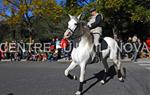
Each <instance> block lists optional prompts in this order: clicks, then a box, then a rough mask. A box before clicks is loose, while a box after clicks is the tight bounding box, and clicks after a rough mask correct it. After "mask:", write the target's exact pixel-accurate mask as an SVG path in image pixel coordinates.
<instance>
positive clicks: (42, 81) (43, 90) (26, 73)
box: [0, 62, 150, 95]
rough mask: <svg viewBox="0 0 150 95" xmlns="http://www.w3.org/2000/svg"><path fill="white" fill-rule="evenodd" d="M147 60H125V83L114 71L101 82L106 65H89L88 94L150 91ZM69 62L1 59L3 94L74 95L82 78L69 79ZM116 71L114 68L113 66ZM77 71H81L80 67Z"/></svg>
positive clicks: (143, 94) (145, 94)
mask: <svg viewBox="0 0 150 95" xmlns="http://www.w3.org/2000/svg"><path fill="white" fill-rule="evenodd" d="M140 64H143V63H131V62H123V66H124V67H125V68H126V72H127V74H126V79H125V82H124V83H121V82H119V81H118V79H117V77H116V75H115V73H114V72H112V73H110V74H109V76H111V77H110V78H109V77H108V81H107V83H106V84H105V85H101V84H100V82H99V81H100V79H101V73H102V69H103V67H102V65H99V64H91V65H88V67H87V73H86V80H87V81H86V84H85V85H84V89H83V90H84V95H150V94H149V93H150V70H149V69H147V66H146V65H140ZM68 65H69V64H63V63H61V64H60V63H48V62H44V63H40V62H16V63H10V62H0V95H74V93H75V92H76V90H77V87H78V81H74V80H69V79H68V78H66V77H65V76H64V70H65V68H66V67H67V66H68ZM111 70H112V71H113V70H114V69H113V68H111ZM72 73H73V74H75V75H78V74H79V68H78V67H77V68H76V69H75V70H74V71H73V72H72Z"/></svg>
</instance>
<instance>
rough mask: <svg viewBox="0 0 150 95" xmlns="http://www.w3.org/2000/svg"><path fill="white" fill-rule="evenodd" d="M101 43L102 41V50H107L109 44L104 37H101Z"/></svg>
mask: <svg viewBox="0 0 150 95" xmlns="http://www.w3.org/2000/svg"><path fill="white" fill-rule="evenodd" d="M100 43H101V50H105V49H107V48H108V44H107V42H106V41H105V40H104V38H101V39H100Z"/></svg>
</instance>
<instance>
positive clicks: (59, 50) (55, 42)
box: [0, 36, 150, 61]
mask: <svg viewBox="0 0 150 95" xmlns="http://www.w3.org/2000/svg"><path fill="white" fill-rule="evenodd" d="M11 43H14V44H12V45H13V46H15V47H16V49H15V48H14V51H11V52H10V51H9V45H8V44H9V42H5V43H4V44H1V48H0V60H6V59H9V60H11V61H20V60H22V59H23V60H27V61H57V60H59V59H63V58H64V59H65V60H71V50H70V51H66V50H67V49H68V47H69V45H70V44H71V43H72V41H69V40H68V39H66V38H62V39H59V38H57V37H56V38H53V39H52V40H51V41H49V42H48V43H49V46H48V47H49V48H48V51H49V52H43V51H38V50H35V49H34V43H35V42H34V41H33V42H32V45H31V49H30V50H26V49H18V48H17V43H19V44H20V45H22V44H23V43H24V42H23V40H21V41H20V42H16V41H12V42H11ZM43 43H44V42H43ZM43 43H42V44H43ZM120 43H125V42H120ZM127 43H131V44H135V45H136V46H137V47H136V48H133V49H132V50H131V51H130V49H131V46H130V45H128V46H127V45H126V46H127V47H126V48H127V50H129V51H130V52H126V51H122V52H121V58H124V57H128V58H130V59H131V60H133V61H136V59H137V58H140V57H149V58H150V52H147V51H142V52H141V51H140V50H139V51H136V50H135V49H138V47H139V46H138V45H140V43H141V41H140V39H139V38H137V36H133V37H129V38H128V41H127ZM145 43H146V45H147V48H148V50H150V38H147V40H146V41H145ZM134 47H135V46H134Z"/></svg>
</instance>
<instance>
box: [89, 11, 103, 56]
mask: <svg viewBox="0 0 150 95" xmlns="http://www.w3.org/2000/svg"><path fill="white" fill-rule="evenodd" d="M90 13H91V19H90V20H89V22H88V24H87V25H88V27H89V28H90V32H91V33H92V35H93V37H94V45H95V47H96V54H97V55H98V56H99V57H100V58H101V53H100V48H101V44H100V42H99V40H100V37H101V36H102V27H101V21H102V15H100V14H99V13H97V12H96V8H92V9H90Z"/></svg>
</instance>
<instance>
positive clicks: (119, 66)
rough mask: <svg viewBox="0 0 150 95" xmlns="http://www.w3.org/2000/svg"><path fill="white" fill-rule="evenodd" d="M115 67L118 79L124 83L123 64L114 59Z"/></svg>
mask: <svg viewBox="0 0 150 95" xmlns="http://www.w3.org/2000/svg"><path fill="white" fill-rule="evenodd" d="M113 62H114V65H115V66H116V67H117V75H118V79H119V81H121V82H123V77H122V73H121V62H120V61H119V60H118V59H116V58H114V59H113Z"/></svg>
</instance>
